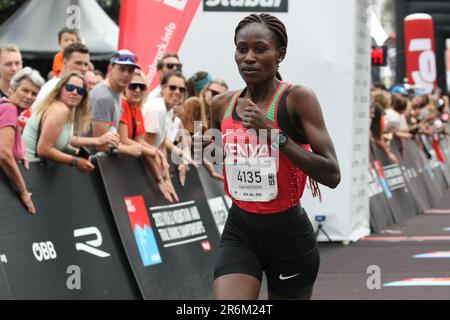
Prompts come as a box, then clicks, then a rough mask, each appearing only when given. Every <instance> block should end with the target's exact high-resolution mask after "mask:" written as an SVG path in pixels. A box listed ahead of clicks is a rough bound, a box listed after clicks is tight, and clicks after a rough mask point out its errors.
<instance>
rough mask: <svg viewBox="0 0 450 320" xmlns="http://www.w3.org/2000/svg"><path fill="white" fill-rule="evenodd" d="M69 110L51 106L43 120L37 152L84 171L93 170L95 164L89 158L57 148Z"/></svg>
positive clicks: (44, 156)
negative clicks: (79, 156) (76, 155)
mask: <svg viewBox="0 0 450 320" xmlns="http://www.w3.org/2000/svg"><path fill="white" fill-rule="evenodd" d="M69 112H70V111H69V109H67V108H51V109H49V110H48V112H46V114H45V116H44V119H43V121H42V132H41V136H40V138H39V141H38V142H37V154H38V156H39V158H43V159H48V160H52V161H54V162H58V163H63V164H67V165H69V166H74V167H76V168H77V169H78V170H79V171H81V172H84V173H89V172H92V171H93V170H94V169H95V166H94V165H93V164H92V163H91V162H90V161H89V160H86V159H83V158H78V157H75V156H73V155H69V154H67V153H64V152H62V151H59V150H58V149H56V148H55V144H56V141H57V139H58V137H59V135H60V134H61V132H62V130H63V127H64V123H65V121H66V119H67V118H68V116H69Z"/></svg>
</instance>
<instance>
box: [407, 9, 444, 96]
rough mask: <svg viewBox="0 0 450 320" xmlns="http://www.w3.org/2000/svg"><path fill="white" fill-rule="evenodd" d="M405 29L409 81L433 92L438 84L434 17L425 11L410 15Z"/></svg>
mask: <svg viewBox="0 0 450 320" xmlns="http://www.w3.org/2000/svg"><path fill="white" fill-rule="evenodd" d="M404 31H405V54H406V73H407V77H408V82H409V83H410V84H413V85H418V86H419V87H421V88H423V89H425V90H426V91H427V92H428V93H431V91H432V90H433V88H434V87H435V86H437V68H436V44H435V35H434V22H433V18H432V17H431V16H430V15H428V14H423V13H416V14H412V15H409V16H407V17H406V18H405V21H404Z"/></svg>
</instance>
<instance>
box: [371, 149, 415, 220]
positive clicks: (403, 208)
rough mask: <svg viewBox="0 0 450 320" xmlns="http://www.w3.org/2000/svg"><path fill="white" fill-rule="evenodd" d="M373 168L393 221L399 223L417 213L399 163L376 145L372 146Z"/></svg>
mask: <svg viewBox="0 0 450 320" xmlns="http://www.w3.org/2000/svg"><path fill="white" fill-rule="evenodd" d="M373 166H374V168H376V170H377V173H378V176H379V178H380V179H381V181H382V185H383V187H384V188H385V189H388V190H386V192H385V193H386V194H388V195H390V196H388V197H387V202H388V204H389V207H390V208H391V211H392V214H393V216H394V219H395V222H396V223H400V222H402V221H405V220H406V219H409V218H411V217H414V216H415V215H417V214H418V213H419V212H418V209H417V206H416V205H415V203H414V200H413V198H412V195H411V193H410V191H409V189H408V187H407V185H406V180H405V177H404V176H403V172H402V170H401V168H400V166H399V164H397V163H394V162H392V161H391V160H390V159H389V158H388V157H387V155H386V154H385V153H384V152H383V151H382V150H381V148H380V147H378V146H377V145H375V146H374V162H373Z"/></svg>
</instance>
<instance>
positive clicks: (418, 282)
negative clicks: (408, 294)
mask: <svg viewBox="0 0 450 320" xmlns="http://www.w3.org/2000/svg"><path fill="white" fill-rule="evenodd" d="M444 286H450V278H412V279H406V280H401V281H394V282H388V283H385V284H384V285H383V287H444Z"/></svg>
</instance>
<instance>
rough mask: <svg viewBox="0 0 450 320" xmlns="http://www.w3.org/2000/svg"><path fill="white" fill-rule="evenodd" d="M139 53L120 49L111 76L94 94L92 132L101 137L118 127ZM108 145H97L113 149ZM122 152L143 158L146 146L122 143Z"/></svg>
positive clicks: (111, 68) (115, 55)
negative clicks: (123, 99) (122, 100)
mask: <svg viewBox="0 0 450 320" xmlns="http://www.w3.org/2000/svg"><path fill="white" fill-rule="evenodd" d="M137 61H138V59H137V57H136V55H135V54H134V53H133V52H131V51H129V50H125V49H124V50H119V51H117V52H116V53H115V54H114V56H113V57H112V58H111V60H110V64H109V67H108V76H107V78H106V80H105V81H102V82H101V83H99V84H98V85H97V86H96V87H95V88H94V89H93V90H92V91H91V93H90V98H91V101H92V112H91V118H92V135H93V136H94V137H101V136H102V135H104V134H105V133H106V132H108V130H110V129H111V127H115V128H116V130H118V127H119V123H120V118H121V115H122V105H121V100H120V95H121V94H122V93H123V92H124V90H125V88H126V87H127V86H128V85H129V84H130V82H131V80H132V79H133V75H134V71H135V69H136V68H139V69H141V67H140V66H139V65H138V64H137ZM107 148H108V147H100V148H97V150H98V151H103V152H109V151H110V150H108V149H107ZM117 149H118V151H119V153H120V154H123V155H129V156H133V157H139V156H140V155H141V154H142V147H141V146H139V145H138V144H134V145H124V144H120V145H119V146H118V148H117Z"/></svg>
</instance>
